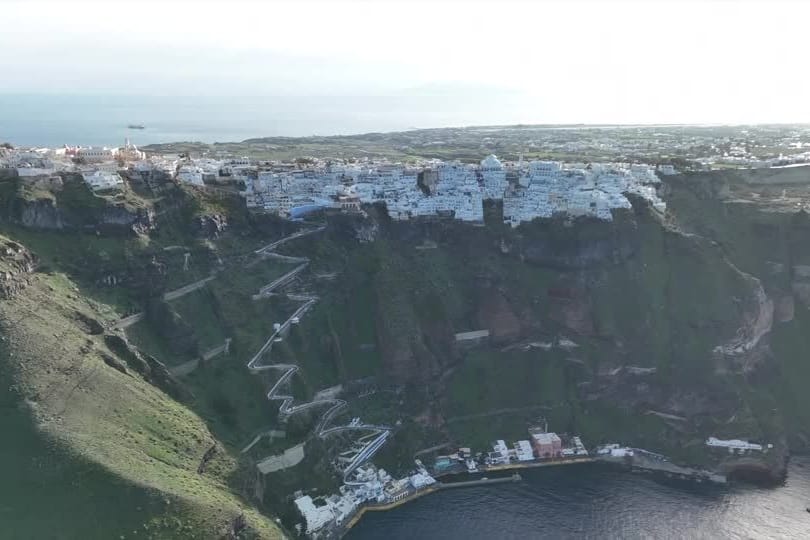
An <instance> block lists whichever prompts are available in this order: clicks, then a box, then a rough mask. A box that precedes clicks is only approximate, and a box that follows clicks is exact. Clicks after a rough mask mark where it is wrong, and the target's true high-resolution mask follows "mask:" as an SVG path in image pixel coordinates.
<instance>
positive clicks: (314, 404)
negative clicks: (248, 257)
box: [242, 227, 391, 483]
mask: <svg viewBox="0 0 810 540" xmlns="http://www.w3.org/2000/svg"><path fill="white" fill-rule="evenodd" d="M325 228H326V227H318V228H317V229H310V230H307V231H299V232H297V233H295V234H292V235H290V236H288V237H286V238H282V239H281V240H277V241H275V242H273V243H271V244H268V245H267V246H265V247H263V248H261V249H258V250H256V251H255V253H256V254H257V255H259V256H262V257H267V256H269V255H271V253H272V252H273V250H275V249H276V248H277V247H278V246H281V245H283V244H285V243H286V242H288V241H290V240H294V239H296V238H301V237H303V236H307V235H309V234H313V233H316V232H320V231H323V230H324V229H325ZM275 258H276V259H277V260H280V261H285V260H286V261H287V262H295V263H301V264H300V265H299V266H298V267H296V268H295V269H294V270H292V271H290V272H288V273H287V274H285V275H284V276H282V277H280V278H278V279H277V280H275V281H274V282H272V283H270V284H268V285H266V286H264V287H262V288H261V289H260V290H259V293H258V294H256V295H254V297H253V298H254V299H257V298H261V297H265V296H268V295H269V294H270V293H272V292H273V291H274V290H276V289H278V288H281V287H284V286H285V285H287V284H289V283H290V282H292V280H293V279H294V278H295V276H297V275H298V274H300V273H301V272H302V271H303V270H304V269H305V268H306V267H307V266H308V265H309V260H308V259H306V258H303V257H301V258H299V257H289V258H287V257H284V256H278V257H275ZM285 296H286V297H287V298H288V299H290V300H293V301H300V302H303V303H302V304H301V305H300V306H299V307H298V308H297V309H296V310H295V311H294V312H293V314H292V315H290V316H289V317H288V318H287V320H286V321H284V323H283V324H281V325H280V326H279V328H278V329H277V330H275V331H274V332H273V333H272V334H271V335H270V337H269V338H268V339H267V341H266V342H265V343H264V345H262V347H261V348H260V349H259V350H258V351H257V352H256V354H254V355H253V357H252V358H251V359H250V361H249V362H248V363H247V368H248V369H249V370H250V371H251V372H252V373H254V374H259V373H262V372H264V371H270V370H273V371H278V372H279V373H280V375H279V378H278V379H277V380H276V382H275V384H273V386H272V387H271V388H270V390H269V391H268V392H267V399H269V400H271V401H281V404H280V405H279V408H278V413H279V419H280V420H281V421H282V422H284V421H286V420H287V419H288V418H289V417H290V416H292V415H294V414H296V413H300V412H303V411H306V410H310V409H315V408H320V407H324V408H326V411H325V412H324V413H323V415H322V416H321V418H320V420H319V421H318V424H317V425H316V427H315V429H314V430H313V431H314V434H315V436H316V437H318V438H319V439H325V438H327V437H329V436H331V435H334V434H337V433H346V432H353V431H354V432H362V433H365V435H364V436H363V437H360V438H358V439H357V441H356V442H357V443H358V446H359V448H358V449H357V451H356V452H355V454H354V455H353V456H352V457H350V458H349V459H348V465H346V467H345V468H344V469H343V477H344V481H346V482H349V483H350V482H351V481H350V480H349V477H350V475H351V474H352V473H353V472H354V471H355V470H356V469H357V468H358V467H359V466H360V465H362V464H363V463H365V462H366V461H367V460H369V459H370V458H371V457H372V456H373V455H374V454H375V453H376V452H377V451H378V450H379V449H380V448H381V447H382V446H383V445H384V444H385V442H386V441H387V440H388V437H389V436H390V435H391V428H390V427H389V426H384V425H377V424H364V423H351V424H346V425H338V426H332V427H328V426H329V425H330V423H331V422H332V420H333V419H334V418H335V417H336V416H337V415H338V414H340V413H341V412H343V411H345V409H346V408H347V407H348V403H347V402H346V401H345V400H343V399H337V398H328V399H317V398H316V399H313V400H312V401H308V402H305V403H299V404H298V405H294V403H295V398H294V396H292V395H291V394H288V393H285V391H284V390H283V388H284V387H285V385H286V384H287V383H289V382H290V380H291V379H292V377H293V376H294V375H295V374H296V373H297V372H298V371H299V370H300V367H299V366H298V365H296V364H284V363H273V360H272V357H271V353H272V348H273V343H275V340H276V339H277V338H279V337H281V336H282V335H284V334H285V333H286V332H287V331H288V330H289V328H290V325H291V324H292V321H293V319H297V320H300V318H301V317H302V316H303V315H304V314H306V312H307V311H309V309H310V308H312V306H314V305H315V303H316V302H317V301H318V297H317V296H312V295H307V294H300V293H298V294H287V295H285ZM260 438H261V435H259V436H257V437H256V438H254V440H253V441H252V442H251V443H250V444H249V445H248V446H247V447H245V448H244V449H243V450H242V452H246V451H248V450H249V449H250V448H251V447H252V446H253V445H254V444H256V443H257V442H258V441H259V440H260Z"/></svg>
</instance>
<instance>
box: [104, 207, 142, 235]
mask: <svg viewBox="0 0 810 540" xmlns="http://www.w3.org/2000/svg"><path fill="white" fill-rule="evenodd" d="M98 225H99V227H102V228H106V229H113V230H116V229H117V230H123V231H132V232H134V233H136V234H146V233H148V232H149V231H151V230H154V229H155V226H156V221H155V212H154V211H153V210H151V209H147V208H140V209H137V210H130V209H128V208H126V207H124V206H107V207H105V208H104V210H103V211H102V212H101V216H100V219H99V222H98Z"/></svg>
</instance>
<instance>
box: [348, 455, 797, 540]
mask: <svg viewBox="0 0 810 540" xmlns="http://www.w3.org/2000/svg"><path fill="white" fill-rule="evenodd" d="M521 474H522V475H523V482H519V483H515V484H501V485H495V486H488V487H480V488H478V487H476V488H469V489H454V490H448V491H444V492H440V493H437V494H432V495H428V496H426V497H424V498H422V499H417V500H416V501H414V502H412V503H409V504H406V505H404V506H401V507H399V508H397V509H395V510H391V511H388V512H370V513H367V514H365V516H364V517H363V518H362V519H361V520H360V523H359V524H358V525H357V526H355V528H354V529H352V530H351V531H350V532H349V534H348V535H347V536H346V538H347V539H348V540H371V539H383V538H384V539H387V540H396V539H402V540H412V539H432V538H436V539H446V540H454V539H458V540H465V539H492V538H498V539H501V538H503V539H512V538H514V539H521V540H526V539H530V538H563V539H564V538H594V539H597V538H598V539H605V538H611V539H612V538H617V539H618V538H621V539H625V538H628V539H636V538H638V539H650V538H655V539H658V538H661V539H682V538H683V539H760V538H786V539H788V538H789V539H793V538H796V539H810V513H808V512H807V511H806V510H805V509H806V507H807V506H810V458H806V457H802V458H794V460H793V462H792V463H791V467H790V474H789V477H788V480H787V482H786V484H785V485H784V486H781V487H777V488H769V489H766V488H756V487H751V486H745V485H731V486H718V485H706V484H695V483H689V482H681V481H668V480H667V481H663V480H655V479H653V478H651V477H649V476H647V475H641V474H632V473H628V472H623V471H619V470H613V469H609V468H605V467H602V466H600V465H590V464H588V465H583V466H581V467H579V466H578V467H576V468H574V467H560V468H557V469H534V470H527V471H525V472H524V471H521Z"/></svg>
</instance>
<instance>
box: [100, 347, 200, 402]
mask: <svg viewBox="0 0 810 540" xmlns="http://www.w3.org/2000/svg"><path fill="white" fill-rule="evenodd" d="M104 343H105V344H106V345H107V348H109V349H110V351H112V352H113V353H115V354H116V355H117V356H118V358H120V359H122V360H123V361H124V362H126V366H127V367H129V368H130V369H132V370H133V371H135V372H137V373H138V374H140V375H141V376H142V377H143V378H144V379H145V380H147V381H149V382H150V383H152V384H154V385H155V386H157V387H159V388H160V389H161V390H163V391H164V392H166V393H167V394H169V395H170V396H172V397H173V398H175V399H185V398H186V397H188V391H187V390H186V389H185V388H184V387H183V386H182V385H181V384H180V383H179V382H178V381H177V380H176V379H175V378H174V377H173V376H172V374H171V373H170V372H169V370H168V369H167V368H166V366H165V365H164V364H163V363H162V362H160V361H158V360H157V359H155V358H154V357H153V356H150V355H148V354H145V353H142V352H141V351H139V350H138V349H136V348H135V347H133V346H132V345H130V343H129V341H127V339H126V338H125V337H122V336H121V335H118V334H105V335H104ZM105 363H106V364H107V365H110V366H111V367H114V368H115V369H118V370H119V371H120V367H122V366H121V364H120V362H110V361H107V360H105Z"/></svg>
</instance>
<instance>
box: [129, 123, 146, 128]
mask: <svg viewBox="0 0 810 540" xmlns="http://www.w3.org/2000/svg"><path fill="white" fill-rule="evenodd" d="M127 128H129V129H146V126H144V125H143V124H130V125H128V126H127Z"/></svg>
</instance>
